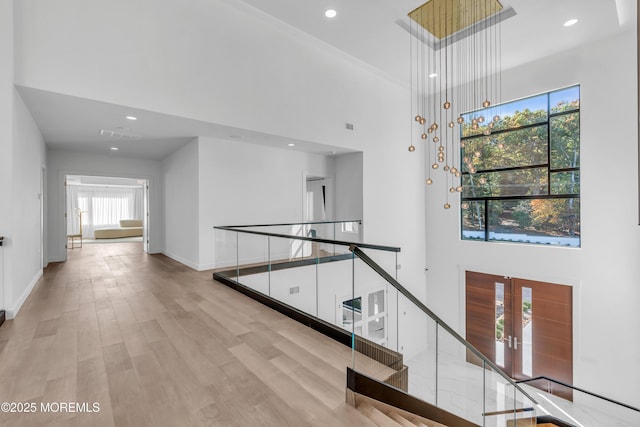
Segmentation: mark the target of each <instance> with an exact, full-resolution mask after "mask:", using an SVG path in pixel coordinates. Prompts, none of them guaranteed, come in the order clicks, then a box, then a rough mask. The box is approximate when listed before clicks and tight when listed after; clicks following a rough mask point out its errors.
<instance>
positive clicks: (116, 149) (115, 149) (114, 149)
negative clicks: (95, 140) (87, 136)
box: [109, 147, 119, 151]
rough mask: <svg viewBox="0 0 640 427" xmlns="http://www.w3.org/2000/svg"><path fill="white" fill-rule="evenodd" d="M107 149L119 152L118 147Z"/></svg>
mask: <svg viewBox="0 0 640 427" xmlns="http://www.w3.org/2000/svg"><path fill="white" fill-rule="evenodd" d="M109 149H110V150H113V151H118V150H119V148H118V147H109Z"/></svg>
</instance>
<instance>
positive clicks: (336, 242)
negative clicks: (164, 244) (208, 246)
mask: <svg viewBox="0 0 640 427" xmlns="http://www.w3.org/2000/svg"><path fill="white" fill-rule="evenodd" d="M297 224H301V223H297ZM294 225H296V224H294ZM213 228H214V229H216V230H225V231H235V232H237V233H246V234H257V235H259V236H271V237H279V238H283V239H292V240H304V241H307V242H318V243H328V244H331V245H340V246H351V245H354V244H357V245H358V246H360V247H363V248H367V249H375V250H378V251H387V252H400V248H398V247H396V246H384V245H372V244H370V243H358V242H349V241H346V240H332V239H321V238H318V237H306V236H295V235H291V234H281V233H269V232H266V231H257V230H243V229H238V228H234V227H233V226H222V225H217V226H215V227H213Z"/></svg>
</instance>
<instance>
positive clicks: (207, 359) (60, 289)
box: [0, 243, 373, 427]
mask: <svg viewBox="0 0 640 427" xmlns="http://www.w3.org/2000/svg"><path fill="white" fill-rule="evenodd" d="M68 254H69V260H68V261H67V262H66V263H58V264H52V265H50V266H49V267H48V268H47V269H46V270H45V273H44V277H43V278H42V279H41V280H40V282H39V283H38V284H37V285H36V287H35V289H34V291H33V292H32V294H31V296H30V297H29V298H28V299H27V301H26V303H25V304H24V306H23V307H22V309H21V310H20V313H19V314H18V316H17V318H16V319H15V320H11V321H7V322H6V323H5V324H4V325H3V326H2V327H1V328H0V402H5V401H7V402H32V403H36V404H37V405H38V406H39V405H40V403H42V402H44V403H48V402H88V403H89V404H92V403H93V402H97V403H99V405H100V412H98V413H80V414H78V413H27V414H11V413H0V425H2V426H41V425H52V426H53V425H56V426H58V425H59V426H75V425H79V426H85V425H88V426H111V425H116V426H136V427H137V426H146V425H149V426H190V425H194V426H200V425H202V426H209V425H214V426H259V425H266V426H307V425H312V426H341V425H345V426H347V425H349V426H360V425H364V426H367V425H373V424H372V422H371V421H369V420H368V419H367V418H366V417H365V416H364V415H363V414H361V413H360V412H358V411H357V410H355V409H354V408H352V407H350V406H348V405H347V404H346V403H344V396H345V367H346V366H347V364H349V363H350V362H351V351H350V350H349V349H348V348H347V347H345V346H343V345H341V344H338V343H336V342H334V341H332V340H330V339H329V338H326V337H324V336H323V335H321V334H318V333H316V332H314V331H312V330H310V329H308V328H306V327H304V326H302V325H300V324H299V323H297V322H295V321H293V320H290V319H289V318H287V317H284V316H282V315H280V314H279V313H277V312H275V311H273V310H271V309H269V308H266V307H264V306H262V305H260V304H258V303H256V302H254V301H253V300H250V299H248V298H246V297H244V296H243V295H240V294H238V293H236V292H234V291H233V290H231V289H228V288H226V287H225V286H223V285H220V284H218V283H216V282H214V281H213V280H212V279H211V275H210V273H209V272H195V271H193V270H191V269H189V268H187V267H184V266H183V265H181V264H179V263H177V262H175V261H173V260H171V259H169V258H167V257H165V256H162V255H151V256H149V255H146V254H144V253H143V252H142V249H141V245H140V244H136V243H121V244H113V245H86V246H84V248H82V249H75V250H72V251H69V252H68Z"/></svg>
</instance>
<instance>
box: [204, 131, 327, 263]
mask: <svg viewBox="0 0 640 427" xmlns="http://www.w3.org/2000/svg"><path fill="white" fill-rule="evenodd" d="M285 148H286V147H285ZM198 160H199V166H198V170H199V182H200V187H199V201H200V214H199V216H200V268H203V269H206V268H213V267H214V265H215V250H216V244H215V233H214V230H213V227H214V226H216V225H241V224H274V223H288V222H299V221H302V219H303V218H302V216H303V202H304V200H303V183H304V172H305V171H309V172H312V173H313V174H314V175H319V176H327V177H332V176H333V173H334V172H333V158H332V157H330V156H324V155H320V154H309V153H302V152H299V151H293V150H289V149H277V148H269V147H264V146H260V145H254V144H246V143H242V142H236V141H224V140H217V139H211V138H200V140H199V156H198ZM218 236H219V237H220V232H218ZM247 238H249V237H247ZM246 246H247V244H245V245H244V247H246Z"/></svg>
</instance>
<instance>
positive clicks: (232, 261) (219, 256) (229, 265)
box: [214, 229, 239, 280]
mask: <svg viewBox="0 0 640 427" xmlns="http://www.w3.org/2000/svg"><path fill="white" fill-rule="evenodd" d="M238 238H239V233H238V232H236V231H229V230H220V229H215V230H214V239H215V247H214V248H215V254H214V256H215V263H216V270H217V271H222V272H224V274H225V275H226V276H227V277H229V278H231V279H233V280H237V279H238V276H237V271H238V270H237V267H238Z"/></svg>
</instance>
